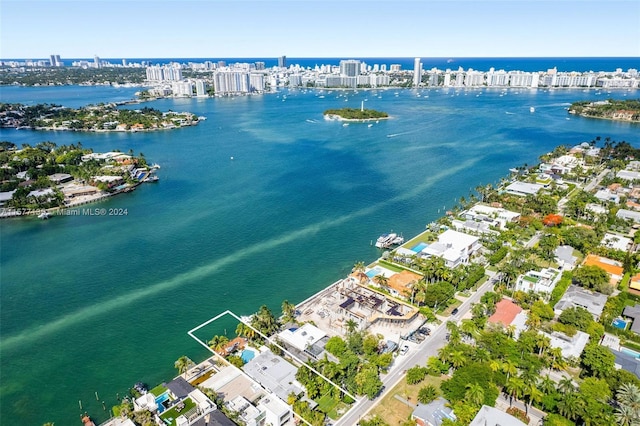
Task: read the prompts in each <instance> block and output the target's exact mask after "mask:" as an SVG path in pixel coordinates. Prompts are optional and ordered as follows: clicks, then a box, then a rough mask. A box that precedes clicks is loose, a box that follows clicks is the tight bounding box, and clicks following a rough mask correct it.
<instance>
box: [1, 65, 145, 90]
mask: <svg viewBox="0 0 640 426" xmlns="http://www.w3.org/2000/svg"><path fill="white" fill-rule="evenodd" d="M1 70H2V72H0V85H9V84H17V85H20V86H66V85H76V84H83V85H94V84H114V83H117V84H126V83H134V84H140V83H143V82H144V81H145V79H146V78H147V75H146V72H145V69H144V68H87V69H84V68H77V67H41V68H40V67H29V68H22V67H21V68H8V67H3V68H2V69H1Z"/></svg>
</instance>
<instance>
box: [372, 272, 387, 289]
mask: <svg viewBox="0 0 640 426" xmlns="http://www.w3.org/2000/svg"><path fill="white" fill-rule="evenodd" d="M373 280H374V281H375V282H376V284H378V285H379V286H380V287H381V288H383V289H385V290H386V289H388V288H389V278H387V277H385V276H384V275H376V276H375V277H374V278H373Z"/></svg>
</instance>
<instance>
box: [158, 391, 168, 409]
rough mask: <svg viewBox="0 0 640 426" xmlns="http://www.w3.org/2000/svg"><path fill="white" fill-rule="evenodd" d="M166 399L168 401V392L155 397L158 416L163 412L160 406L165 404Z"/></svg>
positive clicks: (162, 406) (162, 407)
mask: <svg viewBox="0 0 640 426" xmlns="http://www.w3.org/2000/svg"><path fill="white" fill-rule="evenodd" d="M167 399H169V391H166V392H164V393H162V394H161V395H159V396H157V397H156V404H157V405H158V414H160V413H162V412H163V411H164V405H162V403H163V402H165V401H166V400H167Z"/></svg>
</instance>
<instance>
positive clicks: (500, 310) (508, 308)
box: [488, 299, 522, 327]
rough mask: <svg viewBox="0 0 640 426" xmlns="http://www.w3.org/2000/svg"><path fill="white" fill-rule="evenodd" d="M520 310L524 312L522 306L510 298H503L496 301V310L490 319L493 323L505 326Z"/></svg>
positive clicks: (508, 324)
mask: <svg viewBox="0 0 640 426" xmlns="http://www.w3.org/2000/svg"><path fill="white" fill-rule="evenodd" d="M520 312H522V308H521V307H520V306H518V305H516V304H515V303H513V302H512V301H511V300H509V299H502V300H501V301H499V302H498V303H496V311H495V312H494V314H493V315H491V316H490V317H489V319H488V321H489V322H490V323H492V324H502V326H503V327H508V326H510V325H511V323H512V322H513V320H514V319H515V318H516V316H517V315H518V314H519V313H520Z"/></svg>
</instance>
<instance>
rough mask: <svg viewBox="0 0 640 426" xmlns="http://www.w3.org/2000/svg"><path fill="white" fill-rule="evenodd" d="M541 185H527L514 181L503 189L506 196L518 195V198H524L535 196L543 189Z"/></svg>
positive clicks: (526, 183)
mask: <svg viewBox="0 0 640 426" xmlns="http://www.w3.org/2000/svg"><path fill="white" fill-rule="evenodd" d="M543 188H544V186H543V185H539V184H537V183H528V182H520V181H516V182H513V183H512V184H510V185H509V186H507V187H506V188H505V191H506V192H507V193H508V194H513V195H518V196H520V197H526V196H527V195H536V194H537V193H538V192H540V190H541V189H543Z"/></svg>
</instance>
